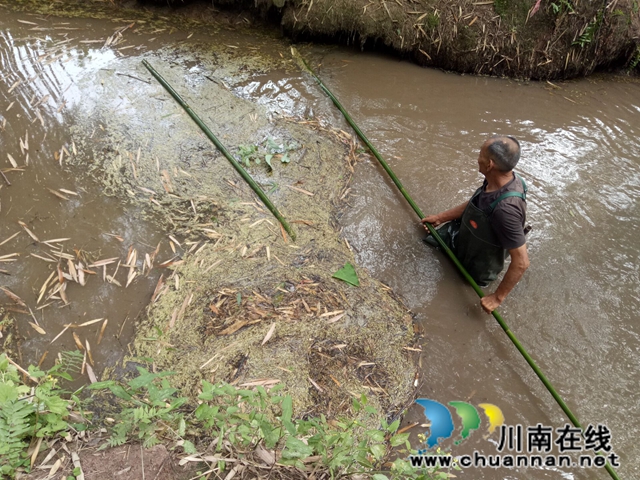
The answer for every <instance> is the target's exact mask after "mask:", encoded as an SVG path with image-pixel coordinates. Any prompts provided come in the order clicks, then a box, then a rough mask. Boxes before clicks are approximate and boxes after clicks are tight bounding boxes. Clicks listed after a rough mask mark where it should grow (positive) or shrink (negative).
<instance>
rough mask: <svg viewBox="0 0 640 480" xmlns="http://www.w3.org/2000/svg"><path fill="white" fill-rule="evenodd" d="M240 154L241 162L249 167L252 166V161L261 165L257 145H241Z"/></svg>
mask: <svg viewBox="0 0 640 480" xmlns="http://www.w3.org/2000/svg"><path fill="white" fill-rule="evenodd" d="M238 154H239V155H240V160H241V161H242V162H244V164H245V165H246V166H247V167H249V166H251V160H254V161H255V162H256V163H260V157H259V156H258V146H257V145H240V146H239V147H238Z"/></svg>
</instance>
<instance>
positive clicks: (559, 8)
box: [551, 0, 575, 15]
mask: <svg viewBox="0 0 640 480" xmlns="http://www.w3.org/2000/svg"><path fill="white" fill-rule="evenodd" d="M551 10H552V11H553V13H554V15H560V14H561V13H564V12H569V13H571V12H575V10H574V9H573V4H572V3H571V0H558V2H551Z"/></svg>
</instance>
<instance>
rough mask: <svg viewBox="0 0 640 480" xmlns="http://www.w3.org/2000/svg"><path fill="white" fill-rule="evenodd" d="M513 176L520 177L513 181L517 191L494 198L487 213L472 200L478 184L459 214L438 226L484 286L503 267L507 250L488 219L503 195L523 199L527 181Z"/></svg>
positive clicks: (496, 275)
mask: <svg viewBox="0 0 640 480" xmlns="http://www.w3.org/2000/svg"><path fill="white" fill-rule="evenodd" d="M516 177H517V178H518V179H519V180H520V182H514V187H515V189H516V190H512V191H508V192H505V193H503V194H502V195H500V196H499V197H498V198H496V199H495V200H494V201H493V202H492V203H491V205H490V206H489V211H488V212H485V211H483V210H481V209H479V208H478V207H476V206H475V205H474V203H473V202H474V200H475V198H476V197H477V196H478V195H480V194H481V193H482V187H480V188H479V189H478V190H476V192H475V193H474V194H473V196H472V197H471V200H469V204H468V205H467V208H465V210H464V213H463V214H462V217H461V218H460V219H459V220H455V221H453V222H450V223H448V224H447V225H443V226H442V227H440V229H438V233H439V234H440V236H441V237H442V239H443V240H444V241H445V243H446V244H447V245H448V246H449V248H451V250H453V252H454V253H455V254H456V257H458V260H460V263H462V265H463V266H464V268H466V270H467V272H469V275H471V277H473V279H474V280H475V281H476V282H477V283H478V284H479V285H487V284H489V282H492V281H493V280H495V279H496V278H497V277H498V274H499V273H500V272H501V271H502V269H503V268H504V260H505V258H506V257H507V255H508V252H507V251H506V250H505V249H504V248H502V246H501V245H500V243H499V241H498V237H497V236H496V234H495V232H494V230H493V227H492V226H491V221H490V218H491V215H492V214H493V210H494V209H495V208H496V206H497V205H498V203H500V202H501V201H502V200H504V199H505V198H509V197H519V198H521V199H522V200H525V201H526V196H527V184H526V183H525V182H524V180H523V179H522V178H521V177H520V175H518V174H516Z"/></svg>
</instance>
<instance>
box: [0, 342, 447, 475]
mask: <svg viewBox="0 0 640 480" xmlns="http://www.w3.org/2000/svg"><path fill="white" fill-rule="evenodd" d="M61 368H62V367H61V366H60V365H57V366H56V367H54V368H53V369H52V370H49V371H48V372H47V373H45V372H42V371H40V370H38V369H37V368H34V367H30V368H29V373H30V375H31V376H33V377H34V378H37V379H39V380H38V385H37V386H35V387H29V386H27V385H25V384H24V383H22V380H21V378H20V375H19V373H18V371H17V369H16V368H15V367H13V366H12V365H10V363H9V362H8V360H7V359H6V357H5V356H4V355H2V356H0V465H1V466H0V474H4V475H7V476H12V475H14V474H15V472H16V469H18V468H21V467H27V466H28V461H29V459H28V458H27V453H26V452H27V447H28V445H29V443H30V441H31V438H32V437H33V436H51V435H55V434H59V433H60V432H62V431H64V430H66V429H68V428H69V425H68V424H67V421H66V418H67V414H68V413H69V409H71V408H73V406H74V405H78V404H79V403H80V401H79V400H78V398H77V397H76V396H75V395H73V394H72V395H71V396H70V399H69V400H65V399H64V398H62V397H61V396H60V395H61V394H62V391H61V390H60V389H59V388H58V387H57V385H56V380H55V377H56V376H59V375H60V373H61ZM170 375H172V372H161V373H152V372H149V371H148V370H146V369H144V368H142V367H138V376H137V377H135V378H133V379H131V380H129V381H127V382H125V383H121V382H116V381H113V380H109V381H104V382H98V383H94V384H92V385H90V386H88V387H87V388H88V389H90V390H104V391H109V392H110V393H111V394H113V395H114V396H115V397H117V398H118V399H119V407H120V412H119V413H118V414H117V415H115V416H116V419H107V420H111V423H112V424H114V425H113V426H112V427H110V433H111V435H110V437H109V439H108V441H107V443H105V445H103V447H107V446H115V445H121V444H123V443H125V442H126V441H128V440H130V439H134V440H137V441H140V442H142V444H143V445H144V446H145V447H150V446H153V445H155V444H157V443H159V442H161V441H163V440H164V441H167V440H171V441H173V442H175V447H181V448H182V449H183V450H184V451H185V453H187V454H190V455H193V454H197V448H196V445H195V443H196V440H195V439H196V438H198V437H206V438H212V439H213V442H208V443H209V444H210V445H215V449H216V453H217V455H216V458H218V460H217V466H216V468H217V469H218V470H219V472H223V471H224V470H225V469H226V462H225V460H224V458H225V457H226V456H228V455H233V456H234V457H235V458H242V457H243V456H244V455H246V454H247V452H253V451H255V449H256V448H258V447H262V448H264V449H267V450H270V451H276V452H277V453H278V455H277V457H275V458H278V464H281V465H289V466H292V467H296V468H299V469H303V470H305V471H306V470H307V469H308V468H309V466H311V467H312V468H314V469H315V471H316V472H325V473H327V474H328V475H329V476H330V477H331V478H337V477H342V476H351V475H367V476H368V477H370V478H373V479H374V480H385V479H387V480H388V479H389V478H392V479H398V480H400V479H408V480H411V479H413V480H423V479H424V480H426V479H433V478H447V477H448V476H449V473H448V470H447V471H443V470H439V469H427V470H419V469H416V468H414V467H412V466H411V465H410V463H409V461H408V460H406V459H405V458H406V457H407V455H409V454H412V453H416V451H415V450H411V446H410V444H409V441H408V439H409V434H408V433H398V427H399V425H400V422H399V421H398V420H396V421H393V422H392V423H388V422H386V421H385V420H384V419H382V420H379V419H380V418H381V415H380V413H379V412H377V411H376V409H375V408H373V407H371V406H370V405H368V402H367V398H366V397H365V396H364V395H362V396H361V397H360V398H359V399H354V400H353V401H352V411H353V412H354V416H355V418H348V419H337V420H331V421H328V420H327V419H326V418H325V417H324V415H322V416H320V417H312V418H306V419H296V418H294V412H293V402H292V399H291V397H290V396H288V395H281V392H282V389H283V388H284V387H283V386H282V385H276V386H275V387H273V388H272V389H271V390H270V391H267V390H265V388H264V387H262V386H257V387H256V388H255V390H248V389H238V388H236V387H234V386H232V385H229V384H225V383H220V384H216V385H214V384H211V383H209V382H206V381H203V382H202V393H201V394H200V395H199V397H198V399H199V405H198V406H197V408H195V410H193V409H191V408H188V406H187V399H186V398H184V397H180V396H178V395H177V393H178V391H177V389H175V388H173V387H171V386H170V384H169V382H168V379H167V377H169V376H170ZM377 422H380V427H379V428H370V427H367V425H370V424H371V423H377ZM391 452H393V454H394V455H395V456H397V457H399V458H397V459H396V460H395V461H393V463H392V464H391V467H390V468H388V469H387V471H386V472H384V473H383V472H382V470H381V469H382V466H383V465H385V461H386V460H387V459H388V458H389V456H390V454H391ZM275 458H274V461H275ZM454 468H456V467H454ZM78 473H79V472H78ZM73 476H76V472H75V471H74V472H73ZM71 478H73V477H71Z"/></svg>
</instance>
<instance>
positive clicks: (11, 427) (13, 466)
mask: <svg viewBox="0 0 640 480" xmlns="http://www.w3.org/2000/svg"><path fill="white" fill-rule="evenodd" d="M29 376H30V377H31V378H32V379H34V380H37V384H36V385H35V386H32V387H31V386H29V385H27V384H25V383H24V381H23V378H22V377H21V375H20V373H19V372H18V369H17V368H16V367H15V366H14V365H12V364H11V363H10V362H9V359H8V358H7V357H6V355H4V354H2V355H0V474H2V475H6V476H8V477H13V476H14V475H15V473H16V471H17V469H19V468H23V467H24V468H27V469H28V467H29V458H28V455H27V449H28V447H29V444H30V443H31V439H32V438H34V437H36V438H38V437H45V438H49V437H53V436H55V435H56V434H59V433H61V432H64V431H66V430H67V429H68V428H69V424H68V423H67V418H68V415H69V410H70V409H72V408H73V406H74V405H76V404H77V403H79V399H78V398H77V396H76V395H71V398H70V399H65V398H62V397H61V395H63V394H64V393H66V392H64V391H63V390H62V389H61V388H60V387H59V386H58V379H57V377H62V378H71V377H70V376H69V374H68V373H67V372H65V371H64V370H63V368H62V365H60V364H58V365H56V366H54V367H53V368H52V369H50V370H48V371H47V372H43V371H42V370H40V369H38V368H37V367H33V366H32V367H29Z"/></svg>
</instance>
